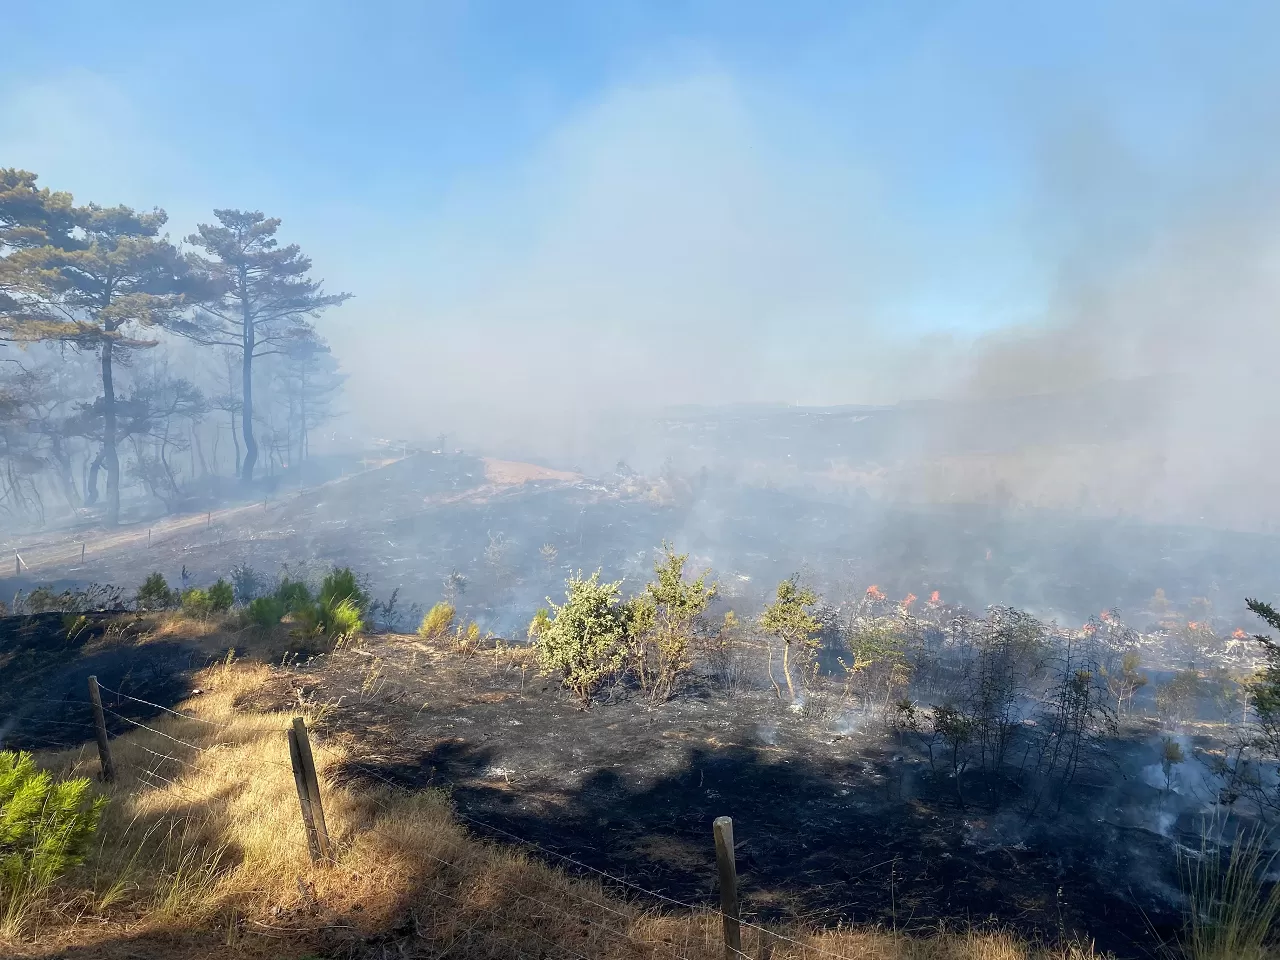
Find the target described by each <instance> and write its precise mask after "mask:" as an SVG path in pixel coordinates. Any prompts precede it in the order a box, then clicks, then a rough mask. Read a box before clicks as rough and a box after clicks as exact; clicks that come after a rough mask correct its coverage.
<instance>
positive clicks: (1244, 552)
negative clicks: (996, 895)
mask: <svg viewBox="0 0 1280 960" xmlns="http://www.w3.org/2000/svg"><path fill="white" fill-rule="evenodd" d="M511 466H515V465H508V467H511ZM529 476H531V477H532V479H529V482H519V481H521V480H525V479H527V478H528V477H527V476H526V475H522V474H521V473H520V472H519V471H516V472H514V473H513V471H511V470H510V469H504V470H497V471H495V470H494V462H493V461H485V460H482V459H480V458H476V457H471V456H464V455H450V456H434V455H430V454H418V455H411V456H409V457H407V458H405V459H402V460H399V461H396V462H393V463H389V464H386V465H384V466H382V467H380V468H377V469H370V470H367V471H364V472H361V473H359V474H357V475H349V476H346V477H344V478H340V479H335V480H332V481H330V482H328V483H325V484H323V485H320V486H311V487H307V488H304V489H292V488H291V489H289V490H287V491H286V490H284V489H280V490H278V491H276V492H275V493H274V494H272V495H270V496H269V497H267V498H266V499H264V500H262V501H260V502H258V501H255V502H253V503H249V504H243V503H242V504H240V505H238V506H229V507H226V508H224V509H215V510H213V511H212V512H210V513H203V512H196V513H191V514H185V515H177V516H173V517H169V518H166V519H163V520H156V521H154V523H153V522H152V521H146V522H142V523H139V524H136V525H133V526H126V527H122V528H120V529H118V530H114V531H104V530H101V529H92V530H91V529H80V530H61V531H46V532H45V533H42V534H40V535H39V536H36V535H34V534H32V535H30V536H20V537H13V538H11V539H7V540H5V541H4V542H3V543H0V546H6V547H8V548H12V549H14V550H16V551H19V552H20V553H21V555H22V558H23V560H24V562H26V563H27V564H28V565H29V569H27V568H24V570H23V572H22V575H21V576H13V575H12V574H13V572H14V571H13V566H12V565H10V566H8V567H3V569H0V597H3V598H4V599H5V600H6V601H7V600H9V598H11V597H13V596H14V594H15V592H16V591H17V590H18V589H23V590H29V589H30V588H31V587H33V586H35V585H37V584H41V583H51V582H52V583H56V584H58V586H59V588H61V587H64V586H72V585H75V584H85V583H89V582H93V581H96V582H98V583H111V584H116V585H117V586H120V587H122V588H123V589H124V592H125V594H126V596H127V595H131V594H132V592H133V591H134V590H135V589H136V588H137V586H138V584H140V583H141V582H142V581H143V580H144V579H145V578H146V577H147V575H148V574H150V573H152V572H154V571H158V572H160V573H162V574H164V576H165V577H167V578H168V581H169V583H170V584H173V585H177V584H178V583H179V582H180V580H181V576H182V573H183V571H184V570H185V571H186V572H187V573H188V575H189V576H190V578H191V581H190V582H191V583H192V584H194V585H207V584H209V583H212V582H213V581H214V580H215V579H216V578H217V577H219V576H230V575H231V572H232V570H233V568H235V567H236V566H237V565H238V564H248V565H249V566H251V567H253V568H255V569H256V570H257V571H258V572H259V573H260V574H262V575H263V576H264V577H265V579H266V580H268V581H272V580H274V579H275V578H276V577H278V576H279V575H280V574H281V573H282V572H285V571H286V570H287V571H288V573H289V575H290V576H293V577H298V576H304V577H305V576H308V575H311V576H317V575H320V574H322V573H323V571H324V570H325V569H326V568H327V567H328V566H330V565H333V564H337V565H340V566H350V567H351V568H352V569H353V570H355V571H357V572H358V573H359V574H361V575H364V576H367V577H368V578H369V585H370V588H371V590H372V592H373V594H374V596H376V597H379V598H382V599H386V598H387V597H389V596H390V595H391V593H392V591H393V590H399V591H400V592H399V600H400V607H401V611H402V612H407V609H408V607H409V605H410V604H413V603H419V604H422V605H424V606H430V605H431V604H432V603H434V602H436V601H437V600H438V599H440V595H441V593H442V590H443V585H442V584H443V580H444V578H446V577H447V576H449V574H450V573H451V572H452V571H457V572H458V573H460V574H461V575H463V576H464V577H465V578H466V581H467V589H466V590H465V592H464V593H463V594H462V595H460V596H458V597H457V598H456V599H457V604H458V607H459V612H460V613H462V612H465V613H466V614H467V616H469V617H472V618H475V619H476V620H478V621H479V622H480V624H481V626H482V627H484V628H486V629H489V630H491V631H493V632H495V633H498V634H508V633H510V632H511V631H513V630H516V629H523V625H524V624H526V623H527V622H528V619H529V617H530V616H531V615H532V613H533V611H534V610H535V609H537V608H538V607H539V606H543V605H544V602H545V598H546V597H547V596H553V597H557V596H560V595H562V593H563V589H564V587H563V584H564V580H565V578H566V576H567V575H568V574H569V573H572V572H574V571H577V570H579V569H581V570H585V571H591V570H595V569H597V568H602V569H603V571H604V575H605V576H606V577H609V578H613V579H616V578H622V577H625V578H627V579H628V581H629V585H631V584H636V583H641V582H644V581H645V580H647V579H648V577H649V575H650V573H651V568H652V563H653V551H654V549H655V548H656V547H657V545H658V544H660V543H661V542H662V541H663V540H664V539H665V540H669V541H671V542H672V543H674V544H675V545H676V546H677V547H678V548H679V549H680V550H681V551H682V552H683V551H689V552H690V553H691V560H690V562H691V564H692V565H693V566H694V567H695V568H696V569H702V568H704V567H707V566H710V567H712V568H713V571H714V577H715V578H716V579H718V580H719V581H720V583H721V586H722V596H723V597H724V598H725V600H726V601H728V602H729V603H730V604H736V605H739V606H741V607H742V608H743V609H744V610H746V609H753V608H754V607H755V606H756V605H758V603H759V602H760V600H761V599H762V598H764V597H766V596H767V595H768V594H769V592H770V591H771V590H772V589H773V587H774V586H775V585H776V584H777V583H778V581H779V580H782V579H784V578H786V577H789V576H791V575H792V574H793V573H796V572H797V571H799V572H801V573H802V574H803V575H804V576H805V578H806V580H807V581H808V582H809V585H810V586H812V587H814V588H815V589H816V590H818V591H819V592H820V593H821V594H823V595H824V596H826V597H828V598H829V599H831V600H832V601H833V602H838V601H839V600H840V599H841V598H847V597H851V596H853V597H856V596H861V595H862V593H863V591H864V590H865V589H866V588H867V586H868V585H870V584H873V583H874V584H878V585H879V586H880V587H881V588H882V589H883V590H885V591H886V592H887V593H888V594H889V595H890V596H892V597H903V596H905V595H906V594H907V593H908V592H911V593H915V594H917V595H919V596H928V595H929V593H930V592H932V591H933V590H939V591H940V592H941V595H942V598H943V600H944V601H945V602H947V603H952V604H959V605H963V606H966V607H968V608H970V609H982V608H984V607H985V606H987V605H988V604H993V603H998V604H1010V605H1013V606H1017V607H1020V608H1023V609H1026V610H1028V611H1029V612H1032V613H1034V614H1036V615H1038V616H1040V617H1042V618H1045V619H1048V618H1057V619H1059V620H1060V621H1061V622H1066V623H1081V622H1083V621H1084V620H1085V619H1087V618H1088V617H1089V616H1091V615H1095V614H1096V613H1097V612H1098V611H1099V610H1103V609H1110V608H1113V607H1115V608H1119V609H1120V610H1121V611H1122V612H1123V613H1124V615H1125V616H1126V618H1127V620H1128V621H1129V622H1131V623H1133V624H1134V625H1135V626H1138V627H1141V626H1143V625H1144V623H1146V622H1147V621H1149V620H1151V618H1150V617H1149V616H1148V615H1147V614H1146V613H1144V610H1145V609H1146V605H1147V603H1148V600H1149V599H1150V598H1151V597H1152V594H1153V593H1154V591H1155V590H1156V589H1157V588H1160V589H1163V590H1164V591H1165V592H1166V594H1167V596H1168V598H1169V600H1170V602H1172V603H1174V604H1175V606H1177V605H1184V604H1186V603H1188V602H1189V601H1190V600H1191V598H1205V599H1207V600H1208V601H1209V602H1210V604H1211V605H1212V609H1213V613H1214V616H1215V617H1218V618H1222V619H1223V621H1224V622H1223V624H1222V625H1223V626H1224V627H1225V628H1226V630H1227V632H1230V629H1231V628H1232V627H1235V626H1242V627H1246V628H1248V629H1252V628H1253V624H1252V623H1251V622H1250V620H1251V617H1250V616H1249V615H1248V613H1247V611H1246V610H1245V609H1244V605H1243V598H1244V597H1246V596H1265V595H1267V593H1268V592H1269V591H1270V589H1271V583H1270V581H1269V580H1268V576H1267V572H1268V571H1270V570H1274V569H1276V567H1277V565H1280V535H1276V534H1244V533H1231V532H1227V531H1215V530H1210V529H1208V528H1192V527H1176V526H1168V525H1159V524H1152V523H1143V522H1140V521H1138V520H1135V519H1126V518H1124V517H1107V516H1089V515H1086V514H1083V513H1072V512H1062V511H1057V512H1055V511H1048V510H1031V509H1012V510H1002V509H996V508H993V507H991V506H989V505H983V504H962V503H947V504H934V505H921V504H908V503H897V502H889V501H876V500H872V499H870V498H868V497H867V496H866V495H865V494H864V495H861V496H859V495H858V494H857V492H856V491H855V492H853V493H848V494H841V495H838V494H836V493H832V492H823V491H820V490H817V489H793V488H786V489H781V488H766V487H760V486H751V485H748V484H744V483H738V482H736V481H735V480H734V478H733V477H732V476H731V475H726V476H723V477H720V476H717V475H715V474H711V475H708V476H707V477H704V478H698V479H696V480H695V481H691V483H690V484H688V485H677V486H678V487H679V489H678V490H676V492H675V493H672V494H671V495H670V496H662V497H655V496H650V495H649V494H646V493H643V492H637V490H633V489H631V488H630V487H628V486H627V485H626V484H624V483H622V482H621V481H620V480H619V478H617V477H613V478H603V479H600V480H582V481H578V482H571V481H568V480H565V479H556V477H557V476H558V475H556V474H554V473H550V474H548V473H547V472H546V471H541V472H540V473H534V474H531V475H529ZM538 477H542V478H541V479H538ZM148 531H150V533H149V532H148ZM3 536H4V534H3V532H0V537H3ZM82 541H83V545H84V547H85V553H84V557H83V559H82V558H81V545H82ZM544 545H550V546H551V547H553V548H554V550H555V553H554V555H553V556H552V558H551V559H550V561H548V560H547V559H546V557H545V556H544V555H543V553H542V548H543V547H544ZM0 566H3V565H0ZM1197 618H1199V615H1197ZM408 622H409V621H408V620H406V621H405V624H402V626H403V625H407V624H408Z"/></svg>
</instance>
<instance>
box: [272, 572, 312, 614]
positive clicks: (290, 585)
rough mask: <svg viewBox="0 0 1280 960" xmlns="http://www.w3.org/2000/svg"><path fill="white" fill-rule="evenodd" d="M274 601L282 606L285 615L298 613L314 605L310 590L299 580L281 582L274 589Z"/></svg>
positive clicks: (286, 578) (287, 579) (286, 579)
mask: <svg viewBox="0 0 1280 960" xmlns="http://www.w3.org/2000/svg"><path fill="white" fill-rule="evenodd" d="M275 599H276V600H278V601H280V603H281V604H283V606H284V612H285V613H298V612H299V611H301V610H305V609H306V608H307V607H310V606H311V605H312V604H313V603H315V600H314V599H313V598H312V596H311V588H310V587H308V586H307V585H306V583H304V582H303V581H301V580H290V579H289V578H288V577H285V578H284V579H283V580H281V581H280V585H279V586H278V587H276V592H275ZM281 616H283V614H281Z"/></svg>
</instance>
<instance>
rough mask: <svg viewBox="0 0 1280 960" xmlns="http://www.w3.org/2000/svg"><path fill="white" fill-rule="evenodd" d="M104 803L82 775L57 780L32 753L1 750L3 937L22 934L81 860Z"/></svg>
mask: <svg viewBox="0 0 1280 960" xmlns="http://www.w3.org/2000/svg"><path fill="white" fill-rule="evenodd" d="M105 803H106V799H105V798H103V797H97V798H94V797H91V796H90V793H89V781H88V780H87V779H85V778H84V777H74V778H70V779H66V780H54V778H53V776H52V775H51V774H49V773H48V772H47V771H44V770H38V769H37V768H36V765H35V761H34V760H33V759H32V757H31V755H30V754H29V753H14V752H12V751H8V750H5V751H0V935H4V936H6V937H12V936H16V935H18V934H20V933H21V932H22V929H23V927H25V926H26V923H27V922H28V920H29V919H30V916H31V912H32V910H33V909H34V908H35V907H36V906H37V905H38V903H39V901H40V900H41V898H42V897H43V896H44V895H45V893H46V892H47V891H48V889H49V887H50V886H52V884H53V882H54V881H55V880H57V879H58V878H59V877H60V876H62V874H63V873H65V872H66V871H67V870H68V869H70V868H71V867H74V866H76V865H77V864H79V863H80V862H81V861H83V859H84V856H85V853H86V852H87V850H88V846H89V842H90V840H92V838H93V834H94V831H96V830H97V828H98V820H99V818H100V817H101V815H102V807H103V805H104V804H105Z"/></svg>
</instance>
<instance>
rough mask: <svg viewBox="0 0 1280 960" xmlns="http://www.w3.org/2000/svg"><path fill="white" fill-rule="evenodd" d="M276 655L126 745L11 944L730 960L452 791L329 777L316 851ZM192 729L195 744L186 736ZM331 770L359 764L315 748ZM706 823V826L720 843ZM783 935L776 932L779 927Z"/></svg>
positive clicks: (904, 949) (88, 753) (29, 950)
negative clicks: (530, 851) (470, 831)
mask: <svg viewBox="0 0 1280 960" xmlns="http://www.w3.org/2000/svg"><path fill="white" fill-rule="evenodd" d="M270 672H271V671H270V668H268V667H265V666H262V665H258V664H247V663H237V664H230V665H218V666H214V667H211V668H209V669H207V670H205V671H203V673H202V674H201V675H200V676H199V678H198V685H199V687H200V688H202V689H203V690H204V692H203V693H201V694H199V695H196V696H193V697H192V698H191V699H190V700H189V701H187V702H185V703H183V704H182V705H181V706H180V709H181V710H182V711H184V712H186V713H188V714H190V715H191V717H193V718H194V719H189V718H182V717H178V716H173V715H165V716H164V717H163V718H161V719H159V720H156V721H155V722H153V723H152V724H151V726H152V728H153V730H143V729H138V730H134V731H133V732H132V733H130V734H128V735H126V736H123V737H120V738H119V739H117V740H115V741H114V752H115V759H116V766H117V769H118V771H119V781H118V782H117V783H115V784H114V785H111V786H109V787H103V790H104V792H105V793H106V795H107V796H108V797H109V798H110V804H109V806H108V809H107V812H106V814H105V816H104V819H103V826H102V829H101V831H100V835H99V837H98V840H97V841H96V846H95V850H94V853H93V855H92V856H91V857H90V859H89V861H88V862H87V863H86V864H85V866H84V867H83V868H81V869H80V870H79V871H78V872H77V873H75V874H73V875H72V876H70V877H69V878H67V880H66V881H65V882H64V883H63V884H62V885H61V886H60V887H59V888H58V889H57V891H56V893H55V895H54V897H53V898H52V899H51V901H50V902H49V903H47V904H45V905H44V906H43V908H42V909H41V910H40V911H38V915H37V920H36V922H35V924H34V925H33V926H32V927H31V928H29V930H28V933H27V935H26V937H25V939H24V940H23V941H22V942H13V943H8V944H6V945H4V949H3V953H4V954H5V955H6V956H24V957H48V958H51V957H59V958H62V957H67V958H83V960H88V958H91V957H94V958H97V957H101V958H106V957H124V956H128V957H145V958H150V957H164V958H194V957H212V956H235V957H260V958H272V960H276V958H287V957H293V958H302V957H307V956H311V957H314V956H316V955H322V956H343V957H364V956H369V957H374V956H377V957H382V956H396V957H439V956H445V955H449V956H455V957H465V958H478V957H491V958H498V957H519V956H529V957H570V958H580V960H586V958H592V960H596V958H618V960H622V958H627V960H631V958H636V960H638V958H647V957H664V958H665V957H679V958H684V960H713V958H714V960H720V958H721V957H723V955H724V953H723V947H722V946H721V941H720V921H719V919H718V918H717V916H716V915H715V914H713V913H710V912H706V911H688V910H684V909H681V908H674V907H671V905H670V904H667V905H666V906H667V907H669V908H670V909H668V910H663V909H659V908H660V907H661V906H662V905H661V904H659V903H658V902H657V901H653V902H651V903H650V902H644V903H642V902H640V901H638V900H629V899H626V898H623V897H622V896H620V895H619V893H618V892H617V891H616V890H612V889H609V890H607V889H605V888H604V887H602V886H601V885H600V884H596V883H592V882H587V881H583V880H578V879H572V878H569V877H567V876H566V875H564V874H563V873H560V872H558V871H556V870H554V869H552V868H550V867H548V866H546V865H544V864H542V863H540V862H537V861H534V860H532V859H530V858H529V857H527V856H526V855H524V854H522V853H520V852H518V851H516V850H513V849H511V848H507V847H501V846H497V845H494V844H491V843H485V842H480V841H477V840H476V839H473V838H471V837H469V836H468V835H467V833H466V832H465V831H464V830H463V829H462V827H460V826H459V824H458V823H457V822H456V821H455V820H454V818H453V816H452V812H451V809H450V805H449V801H448V798H447V797H446V796H444V795H442V794H441V793H438V792H429V793H417V794H408V793H401V792H397V791H391V790H387V791H382V792H374V791H368V790H363V789H358V788H354V787H352V788H344V787H338V786H333V785H332V784H331V783H329V784H328V785H327V787H326V790H325V803H326V812H327V817H328V822H329V825H330V830H331V833H332V835H333V839H334V842H335V848H336V858H337V863H336V865H333V866H328V867H313V866H312V865H311V863H310V862H309V859H308V855H307V848H306V841H305V836H304V834H303V830H302V825H301V820H300V817H299V811H298V801H297V796H296V793H295V788H294V782H293V776H292V774H291V771H290V768H289V753H288V746H287V742H286V737H285V729H286V726H287V724H288V722H289V719H290V718H289V716H287V715H285V714H283V713H261V712H254V711H251V710H249V709H246V708H244V707H243V706H237V703H238V702H239V703H241V704H243V703H244V702H245V701H246V700H247V699H248V696H247V695H248V694H251V693H252V692H254V691H256V690H257V689H258V688H259V687H260V686H261V685H262V684H263V682H264V681H266V680H267V678H268V676H269V674H270ZM179 741H181V742H179ZM317 747H318V749H317V751H316V761H317V764H318V766H319V768H320V774H321V778H322V780H326V778H328V777H330V776H331V775H332V774H333V773H334V772H335V769H336V767H337V766H339V765H340V764H342V763H343V762H344V760H345V758H344V756H343V755H342V754H341V752H340V751H337V750H335V749H334V748H333V747H332V746H331V745H326V744H323V743H317ZM41 760H42V762H43V763H44V764H45V765H46V766H47V767H49V768H50V769H53V770H56V771H59V772H64V773H65V772H70V773H77V774H86V775H90V776H92V775H96V773H97V766H98V764H97V758H96V754H95V753H94V750H93V748H92V746H91V745H86V746H85V747H83V748H81V749H79V750H72V751H65V752H62V753H56V754H46V755H44V756H43V757H42V758H41ZM709 838H710V831H709V829H708V840H709ZM776 932H777V933H778V934H780V935H782V936H783V937H788V938H795V939H794V940H789V939H779V938H777V937H774V936H773V935H765V934H763V932H762V931H759V930H758V929H755V928H748V929H746V930H744V937H743V939H744V950H745V951H746V952H747V955H748V956H750V957H759V956H769V955H771V956H772V957H773V958H776V960H786V958H798V957H807V958H814V960H816V958H818V957H823V956H839V957H846V958H850V960H855V958H856V960H1031V958H1035V960H1068V958H1081V960H1083V958H1088V957H1092V956H1093V954H1092V951H1090V950H1089V949H1087V948H1086V949H1083V950H1081V949H1077V948H1063V949H1048V948H1043V949H1042V948H1035V947H1030V946H1027V945H1025V944H1022V943H1020V942H1019V941H1017V940H1016V939H1015V938H1012V937H1010V936H1007V935H1004V934H1000V933H990V934H989V933H979V932H965V933H954V934H952V933H937V934H933V935H918V936H907V935H903V934H897V933H893V932H890V931H884V930H878V929H854V930H850V929H843V930H834V931H826V932H809V931H802V930H797V929H789V930H778V931H776ZM762 937H763V938H764V940H768V941H770V942H768V943H766V942H764V940H762Z"/></svg>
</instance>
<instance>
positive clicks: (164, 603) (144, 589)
mask: <svg viewBox="0 0 1280 960" xmlns="http://www.w3.org/2000/svg"><path fill="white" fill-rule="evenodd" d="M177 600H178V597H177V591H176V590H170V589H169V583H168V581H167V580H165V578H164V574H162V573H153V574H151V576H149V577H147V579H146V580H144V581H143V582H142V586H140V587H139V588H138V594H137V596H136V597H135V598H134V605H135V606H137V608H138V609H139V610H168V609H169V608H170V607H172V606H173V605H174V604H175V603H176V602H177Z"/></svg>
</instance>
